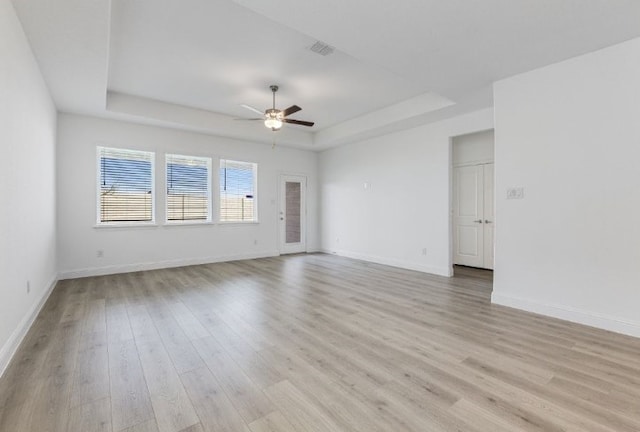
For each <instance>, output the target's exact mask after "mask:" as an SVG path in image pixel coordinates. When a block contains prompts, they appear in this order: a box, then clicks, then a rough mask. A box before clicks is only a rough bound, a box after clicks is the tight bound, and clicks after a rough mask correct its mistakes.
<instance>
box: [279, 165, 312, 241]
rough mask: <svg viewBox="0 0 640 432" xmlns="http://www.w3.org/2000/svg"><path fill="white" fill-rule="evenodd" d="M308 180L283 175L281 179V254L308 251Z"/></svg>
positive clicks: (302, 177)
mask: <svg viewBox="0 0 640 432" xmlns="http://www.w3.org/2000/svg"><path fill="white" fill-rule="evenodd" d="M306 191H307V178H306V177H304V176H293V175H283V176H281V177H280V210H279V214H278V222H279V223H280V230H279V231H280V253H281V254H289V253H299V252H306V250H307V235H306V234H307V229H306V225H307V220H306V219H307V205H306Z"/></svg>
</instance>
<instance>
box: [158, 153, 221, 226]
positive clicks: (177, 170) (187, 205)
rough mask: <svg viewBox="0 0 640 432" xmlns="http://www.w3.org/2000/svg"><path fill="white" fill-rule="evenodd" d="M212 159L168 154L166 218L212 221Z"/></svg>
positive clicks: (172, 219) (169, 219) (170, 219)
mask: <svg viewBox="0 0 640 432" xmlns="http://www.w3.org/2000/svg"><path fill="white" fill-rule="evenodd" d="M210 172H211V159H209V158H198V157H191V156H180V155H171V154H168V155H167V220H168V221H210V220H211V211H210V209H211V198H210V197H211V193H210V192H211V189H210V187H209V185H210V184H211V177H210Z"/></svg>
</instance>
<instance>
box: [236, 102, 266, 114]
mask: <svg viewBox="0 0 640 432" xmlns="http://www.w3.org/2000/svg"><path fill="white" fill-rule="evenodd" d="M240 106H241V107H242V108H246V109H248V110H250V111H253V112H254V113H257V114H260V115H264V111H260V110H259V109H257V108H254V107H252V106H251V105H245V104H241V105H240Z"/></svg>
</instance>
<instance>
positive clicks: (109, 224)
mask: <svg viewBox="0 0 640 432" xmlns="http://www.w3.org/2000/svg"><path fill="white" fill-rule="evenodd" d="M102 150H116V151H119V152H122V153H138V154H139V153H146V154H147V155H149V156H150V158H149V159H150V162H151V220H150V221H122V222H119V221H113V222H108V221H107V222H103V221H102V220H101V217H100V215H101V213H102V212H101V210H102V208H101V205H100V196H101V193H102V185H101V180H102V179H101V172H102V171H101V169H102V168H101V166H102V165H101V163H100V162H101V161H100V156H101V153H102ZM95 197H96V225H95V226H96V227H100V228H102V227H144V226H157V225H156V201H157V200H156V153H155V152H152V151H147V150H133V149H124V148H120V147H106V146H100V145H98V146H96V194H95Z"/></svg>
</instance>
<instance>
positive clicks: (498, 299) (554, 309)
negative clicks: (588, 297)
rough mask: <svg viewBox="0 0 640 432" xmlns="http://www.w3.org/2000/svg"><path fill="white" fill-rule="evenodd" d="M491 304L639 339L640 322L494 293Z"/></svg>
mask: <svg viewBox="0 0 640 432" xmlns="http://www.w3.org/2000/svg"><path fill="white" fill-rule="evenodd" d="M491 303H494V304H497V305H501V306H508V307H512V308H515V309H521V310H525V311H527V312H533V313H537V314H540V315H546V316H550V317H553V318H559V319H562V320H565V321H571V322H574V323H578V324H584V325H587V326H590V327H596V328H599V329H603V330H609V331H612V332H615V333H621V334H625V335H628V336H634V337H640V322H638V321H630V320H624V319H620V318H616V317H612V316H608V315H604V314H600V313H595V312H590V311H584V310H580V309H576V308H572V307H570V306H564V305H557V304H550V303H542V302H539V301H536V300H530V299H524V298H520V297H514V296H509V295H504V294H500V293H496V292H494V293H493V294H491Z"/></svg>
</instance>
